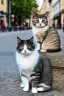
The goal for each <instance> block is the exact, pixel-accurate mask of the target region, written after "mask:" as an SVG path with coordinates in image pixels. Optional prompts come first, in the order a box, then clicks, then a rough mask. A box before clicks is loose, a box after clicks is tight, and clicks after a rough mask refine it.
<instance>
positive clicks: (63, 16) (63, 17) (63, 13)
mask: <svg viewBox="0 0 64 96" xmlns="http://www.w3.org/2000/svg"><path fill="white" fill-rule="evenodd" d="M60 13H61V27H62V28H64V0H60Z"/></svg>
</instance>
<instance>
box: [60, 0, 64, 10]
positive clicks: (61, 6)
mask: <svg viewBox="0 0 64 96" xmlns="http://www.w3.org/2000/svg"><path fill="white" fill-rule="evenodd" d="M63 9H64V0H60V11H61V10H63Z"/></svg>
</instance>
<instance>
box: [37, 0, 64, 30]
mask: <svg viewBox="0 0 64 96" xmlns="http://www.w3.org/2000/svg"><path fill="white" fill-rule="evenodd" d="M39 13H41V14H47V18H48V24H49V26H54V27H55V28H63V27H64V0H44V1H43V4H42V7H41V9H40V10H39Z"/></svg>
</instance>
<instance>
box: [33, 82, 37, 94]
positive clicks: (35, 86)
mask: <svg viewBox="0 0 64 96" xmlns="http://www.w3.org/2000/svg"><path fill="white" fill-rule="evenodd" d="M37 92H38V90H37V84H35V83H32V93H37Z"/></svg>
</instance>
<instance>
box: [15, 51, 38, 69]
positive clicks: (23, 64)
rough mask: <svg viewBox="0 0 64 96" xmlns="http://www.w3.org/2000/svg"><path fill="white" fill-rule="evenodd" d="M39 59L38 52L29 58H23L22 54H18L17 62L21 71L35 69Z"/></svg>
mask: <svg viewBox="0 0 64 96" xmlns="http://www.w3.org/2000/svg"><path fill="white" fill-rule="evenodd" d="M38 59H39V53H38V52H37V51H34V52H33V53H32V54H31V55H29V56H23V55H21V54H20V53H18V52H16V61H17V64H18V66H19V67H20V68H21V69H29V68H31V69H33V68H34V66H35V65H36V64H37V62H38Z"/></svg>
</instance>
